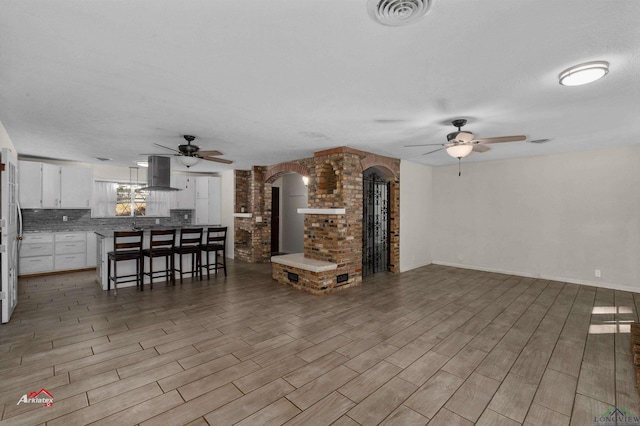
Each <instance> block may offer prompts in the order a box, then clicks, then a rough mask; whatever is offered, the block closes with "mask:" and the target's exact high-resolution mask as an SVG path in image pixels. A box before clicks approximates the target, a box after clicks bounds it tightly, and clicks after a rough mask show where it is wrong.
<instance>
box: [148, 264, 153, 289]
mask: <svg viewBox="0 0 640 426" xmlns="http://www.w3.org/2000/svg"><path fill="white" fill-rule="evenodd" d="M149 290H153V257H152V256H149Z"/></svg>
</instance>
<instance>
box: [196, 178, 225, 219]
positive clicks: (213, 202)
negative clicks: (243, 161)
mask: <svg viewBox="0 0 640 426" xmlns="http://www.w3.org/2000/svg"><path fill="white" fill-rule="evenodd" d="M220 185H221V179H220V178H219V177H197V178H196V214H195V223H196V224H198V225H217V224H220V222H221V211H220V203H221V201H220V198H221V186H220Z"/></svg>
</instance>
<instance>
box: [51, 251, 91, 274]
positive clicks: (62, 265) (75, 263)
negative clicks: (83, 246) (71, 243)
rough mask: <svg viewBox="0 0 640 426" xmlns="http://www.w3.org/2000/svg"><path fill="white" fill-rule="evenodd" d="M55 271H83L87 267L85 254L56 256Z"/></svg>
mask: <svg viewBox="0 0 640 426" xmlns="http://www.w3.org/2000/svg"><path fill="white" fill-rule="evenodd" d="M55 257H56V262H55V270H56V271H65V270H67V269H82V268H85V267H86V265H87V259H86V254H85V253H80V254H58V255H56V256H55Z"/></svg>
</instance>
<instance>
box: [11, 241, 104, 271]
mask: <svg viewBox="0 0 640 426" xmlns="http://www.w3.org/2000/svg"><path fill="white" fill-rule="evenodd" d="M88 234H91V235H90V237H89V238H87V236H88ZM94 235H95V234H94V232H85V231H81V232H34V233H25V234H24V235H23V239H22V244H21V247H20V254H19V269H18V273H19V274H20V275H29V274H42V273H47V272H54V271H70V270H75V269H84V268H87V267H93V266H95V260H94V259H93V256H92V257H91V260H90V261H89V262H88V261H87V253H88V252H89V250H88V249H87V242H88V241H90V242H94V244H95V238H94ZM94 250H95V246H94V247H93V248H92V249H91V251H92V252H93V251H94ZM94 256H95V255H94Z"/></svg>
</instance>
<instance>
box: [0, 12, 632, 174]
mask: <svg viewBox="0 0 640 426" xmlns="http://www.w3.org/2000/svg"><path fill="white" fill-rule="evenodd" d="M639 18H640V1H637V0H616V1H593V0H564V1H551V0H547V1H545V0H537V1H526V0H518V1H504V0H485V1H477V0H457V1H445V0H434V5H433V8H432V10H431V12H430V13H429V15H427V16H426V17H425V18H424V19H422V20H420V21H418V22H417V23H414V24H412V25H409V26H403V27H387V26H383V25H380V24H378V23H376V22H374V21H373V20H372V19H371V18H370V17H369V15H368V13H367V2H366V0H359V1H355V0H348V1H345V0H337V1H333V0H317V1H312V0H305V1H291V0H289V1H285V0H271V1H264V0H252V1H238V0H229V1H221V0H216V1H210V0H208V1H203V0H201V1H196V0H192V1H178V0H172V1H167V0H146V1H124V0H122V1H115V0H108V1H107V0H92V1H82V0H77V1H69V0H57V1H55V2H54V1H49V0H42V1H32V0H0V121H2V123H3V124H4V126H5V127H6V129H7V131H8V133H9V136H10V137H11V139H12V141H13V143H14V145H15V146H16V148H17V150H18V152H19V153H20V154H21V155H23V156H40V157H50V158H59V159H68V160H74V161H82V162H90V163H91V162H98V160H96V159H95V158H96V157H108V158H112V159H113V161H112V164H114V165H120V166H132V165H134V162H135V160H140V159H144V157H145V156H144V155H140V154H146V153H155V152H163V150H162V149H160V148H157V147H155V146H154V145H153V144H154V143H159V144H162V145H166V146H171V147H177V145H178V144H180V143H183V142H184V141H183V140H182V139H181V135H182V134H185V133H188V134H193V135H196V136H197V137H198V139H197V140H196V142H195V143H196V144H197V145H200V146H201V148H202V149H217V150H220V151H222V152H223V153H224V154H225V155H224V158H228V159H232V160H234V161H235V163H234V164H233V165H231V166H226V165H221V164H217V163H210V162H201V163H200V164H199V165H197V166H196V167H194V168H192V170H196V171H212V172H213V171H221V170H226V169H229V168H241V169H246V168H249V167H250V166H252V165H268V164H275V163H279V162H281V161H286V160H291V159H296V158H304V157H309V156H311V155H312V153H313V152H315V151H318V150H322V149H326V148H332V147H336V146H344V145H346V146H350V147H353V148H356V149H362V150H366V151H371V152H375V153H378V154H382V155H388V156H392V157H396V158H401V159H406V160H410V161H415V162H419V163H423V164H429V165H442V164H452V163H455V162H457V160H455V159H454V158H451V157H449V156H448V155H447V154H446V153H445V152H444V151H440V152H437V153H434V154H431V155H427V156H424V155H422V154H423V153H425V152H427V151H430V150H431V149H432V148H431V147H420V148H407V147H404V145H407V144H417V143H442V142H445V141H446V134H447V133H449V132H450V131H452V130H454V128H453V127H452V126H451V125H450V124H448V123H449V122H450V121H451V120H452V119H454V118H459V117H463V118H467V119H468V120H469V124H468V125H467V127H466V128H465V129H466V130H470V131H473V132H474V133H475V134H476V135H477V136H479V137H491V136H501V135H512V134H525V135H527V136H528V138H529V139H530V140H533V139H541V138H549V139H551V142H549V143H546V144H543V145H540V144H532V143H526V142H518V143H509V144H500V145H493V146H492V150H491V151H489V152H487V153H482V154H480V153H472V154H471V155H470V156H469V157H467V158H465V159H464V161H484V160H495V159H501V158H510V157H522V156H531V155H546V154H552V153H556V152H568V151H574V150H584V149H595V148H600V147H607V146H615V145H622V144H635V143H638V141H637V140H636V139H635V137H634V136H633V135H636V134H639V133H640V119H639V117H640V83H639V82H640V79H639V77H640V25H638V20H639ZM593 60H606V61H608V62H610V64H611V65H610V72H609V74H608V75H607V76H606V77H605V78H604V79H602V80H600V81H598V82H595V83H593V84H591V85H588V86H582V87H564V86H561V85H559V84H558V78H557V76H558V74H559V73H560V72H561V71H562V70H564V69H565V68H567V67H569V66H571V65H574V64H577V63H581V62H586V61H593ZM174 167H179V166H177V165H176V166H174Z"/></svg>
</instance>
